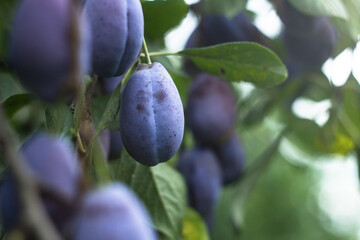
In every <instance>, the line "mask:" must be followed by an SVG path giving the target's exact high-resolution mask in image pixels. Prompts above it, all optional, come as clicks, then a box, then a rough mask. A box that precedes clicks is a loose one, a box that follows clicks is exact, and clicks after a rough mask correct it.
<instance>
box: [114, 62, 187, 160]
mask: <svg viewBox="0 0 360 240" xmlns="http://www.w3.org/2000/svg"><path fill="white" fill-rule="evenodd" d="M120 132H121V138H122V141H123V144H124V147H125V148H126V150H127V151H128V153H129V154H130V155H131V156H132V157H133V158H134V159H135V160H136V161H138V162H140V163H142V164H144V165H148V166H154V165H156V164H158V163H160V162H165V161H167V160H169V159H170V158H171V157H173V156H174V155H175V153H176V152H177V150H178V149H179V147H180V144H181V142H182V138H183V134H184V109H183V105H182V102H181V99H180V95H179V92H178V90H177V88H176V86H175V84H174V82H173V80H172V78H171V76H170V75H169V73H168V72H167V71H166V69H165V68H164V67H163V66H162V65H161V64H160V63H153V64H150V65H148V64H141V65H139V67H138V68H137V69H136V71H135V73H134V74H133V75H132V76H131V78H130V79H129V82H128V83H127V85H126V87H125V90H124V93H123V96H122V100H121V107H120Z"/></svg>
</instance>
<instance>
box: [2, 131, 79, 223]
mask: <svg viewBox="0 0 360 240" xmlns="http://www.w3.org/2000/svg"><path fill="white" fill-rule="evenodd" d="M20 154H21V155H22V157H23V158H22V159H23V161H24V164H25V165H27V167H28V168H29V170H30V172H31V173H32V174H33V175H34V176H35V177H36V179H37V180H38V181H39V183H40V185H41V188H42V190H43V201H44V205H45V206H46V208H47V211H48V213H49V215H50V217H51V218H52V220H53V221H54V223H55V225H56V226H57V227H58V228H59V229H60V230H61V229H62V228H63V227H64V224H65V222H66V220H67V219H68V218H69V217H70V215H71V214H72V213H71V211H70V209H71V207H70V206H71V204H72V202H73V201H74V200H75V199H76V198H77V195H78V190H79V183H80V177H81V168H80V165H79V163H78V160H77V158H76V153H75V152H74V150H73V149H72V147H71V145H70V144H69V143H68V142H67V141H65V140H64V139H61V138H57V137H53V136H50V135H47V134H46V133H38V134H37V135H35V136H33V137H31V138H30V139H29V140H28V141H27V142H26V143H25V144H24V145H23V147H22V148H21V150H20ZM15 186H16V185H15V183H14V180H13V178H12V175H10V174H8V175H7V178H6V179H5V181H4V182H3V184H2V189H1V209H2V219H3V222H4V223H6V224H5V227H6V228H7V229H11V228H13V227H15V226H16V225H17V224H18V223H19V217H20V216H19V215H18V213H19V212H20V210H19V209H20V206H19V204H18V203H19V200H18V196H17V193H16V190H15V189H14V187H15ZM54 196H56V198H55V197H54Z"/></svg>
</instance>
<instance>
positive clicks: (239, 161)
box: [216, 133, 245, 184]
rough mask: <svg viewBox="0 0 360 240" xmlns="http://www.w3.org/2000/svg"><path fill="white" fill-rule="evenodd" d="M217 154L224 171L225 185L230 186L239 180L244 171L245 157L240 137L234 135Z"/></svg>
mask: <svg viewBox="0 0 360 240" xmlns="http://www.w3.org/2000/svg"><path fill="white" fill-rule="evenodd" d="M216 153H217V156H218V160H219V164H220V166H221V169H222V176H223V183H224V184H230V183H233V182H234V181H236V180H237V179H239V177H240V176H241V174H242V172H243V170H244V164H245V156H244V152H243V148H242V146H241V144H240V140H239V138H238V136H237V135H236V134H235V133H234V134H233V135H232V136H231V137H230V138H229V139H228V140H226V141H225V142H223V143H221V144H220V145H219V146H218V147H217V148H216Z"/></svg>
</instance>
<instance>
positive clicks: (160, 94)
mask: <svg viewBox="0 0 360 240" xmlns="http://www.w3.org/2000/svg"><path fill="white" fill-rule="evenodd" d="M166 96H167V94H166V92H165V91H164V90H160V91H157V92H156V93H155V98H156V99H157V100H158V101H159V102H162V101H163V100H164V98H166Z"/></svg>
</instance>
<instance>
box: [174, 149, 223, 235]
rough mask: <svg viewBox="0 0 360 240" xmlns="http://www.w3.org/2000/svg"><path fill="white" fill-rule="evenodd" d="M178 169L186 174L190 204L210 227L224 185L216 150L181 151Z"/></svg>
mask: <svg viewBox="0 0 360 240" xmlns="http://www.w3.org/2000/svg"><path fill="white" fill-rule="evenodd" d="M177 169H178V170H179V172H181V174H182V175H183V176H184V178H185V181H186V185H187V189H188V200H189V205H190V206H191V207H193V208H194V209H195V210H197V211H198V212H199V214H200V215H201V216H202V217H203V219H204V220H205V222H206V224H207V226H208V228H209V229H211V228H212V222H213V214H214V208H215V205H216V202H217V199H218V197H219V194H220V190H221V186H222V176H221V169H220V166H219V164H218V160H217V158H216V155H215V154H214V152H213V151H212V150H210V149H202V148H195V149H192V150H187V151H184V152H182V153H181V155H180V158H179V161H178V165H177Z"/></svg>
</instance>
